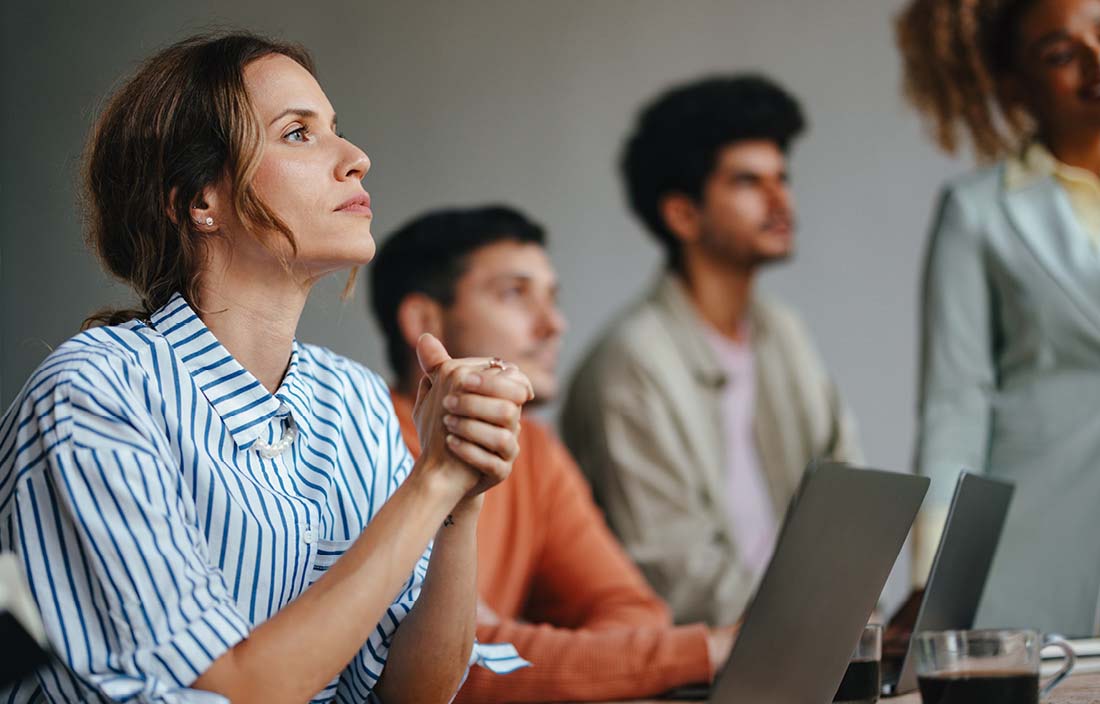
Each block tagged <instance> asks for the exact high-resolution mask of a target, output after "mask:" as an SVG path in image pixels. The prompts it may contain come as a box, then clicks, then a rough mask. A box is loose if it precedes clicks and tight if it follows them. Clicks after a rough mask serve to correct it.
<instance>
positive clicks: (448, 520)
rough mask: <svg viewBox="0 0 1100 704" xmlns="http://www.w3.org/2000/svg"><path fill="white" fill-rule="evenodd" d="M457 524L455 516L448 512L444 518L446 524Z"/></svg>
mask: <svg viewBox="0 0 1100 704" xmlns="http://www.w3.org/2000/svg"><path fill="white" fill-rule="evenodd" d="M454 524H455V517H454V516H452V515H451V514H449V513H448V514H447V517H446V518H444V519H443V525H444V526H453V525H454Z"/></svg>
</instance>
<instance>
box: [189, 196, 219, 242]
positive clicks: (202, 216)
mask: <svg viewBox="0 0 1100 704" xmlns="http://www.w3.org/2000/svg"><path fill="white" fill-rule="evenodd" d="M223 200H224V198H223V196H222V194H221V193H220V192H219V189H218V188H216V187H214V186H212V185H211V186H205V187H204V188H203V189H202V193H201V194H200V195H199V197H198V198H197V199H196V200H195V202H194V203H192V204H191V208H190V211H189V213H190V216H191V222H192V223H193V225H194V227H195V229H197V230H198V231H200V232H216V231H217V230H218V228H219V227H221V226H222V225H224V224H225V223H224V219H223V218H224V215H225V214H226V212H227V211H226V210H225V208H224V207H222V201H223ZM219 216H222V217H219Z"/></svg>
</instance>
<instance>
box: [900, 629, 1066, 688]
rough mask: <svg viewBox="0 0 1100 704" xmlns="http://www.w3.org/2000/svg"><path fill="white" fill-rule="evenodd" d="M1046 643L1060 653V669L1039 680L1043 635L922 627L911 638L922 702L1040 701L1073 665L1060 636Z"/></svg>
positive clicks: (1021, 630)
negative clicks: (926, 628)
mask: <svg viewBox="0 0 1100 704" xmlns="http://www.w3.org/2000/svg"><path fill="white" fill-rule="evenodd" d="M1046 642H1047V643H1048V644H1049V645H1051V646H1057V647H1058V648H1059V649H1060V650H1061V651H1062V652H1063V653H1064V654H1065V660H1064V662H1063V663H1062V668H1061V669H1060V670H1059V671H1058V672H1057V674H1055V675H1054V677H1052V678H1051V679H1050V681H1048V682H1046V683H1044V684H1043V685H1042V686H1040V684H1039V663H1040V650H1041V649H1042V647H1043V643H1044V639H1043V638H1042V637H1041V636H1040V635H1039V634H1038V633H1036V632H1035V631H1031V630H1026V629H1015V630H1008V629H1005V630H985V631H981V630H978V631H923V632H921V633H918V634H917V635H916V636H914V638H913V647H914V648H915V649H916V654H917V681H918V683H919V685H920V696H921V702H922V703H923V704H986V702H988V703H989V704H994V702H995V703H996V704H1039V699H1040V697H1042V696H1045V695H1046V694H1047V693H1048V692H1050V690H1052V689H1054V688H1055V687H1057V686H1058V683H1059V682H1061V681H1062V680H1063V679H1064V678H1065V677H1066V675H1068V674H1069V673H1070V671H1071V670H1072V669H1073V665H1074V663H1075V662H1076V660H1077V658H1076V656H1075V654H1074V652H1073V648H1071V647H1069V644H1068V643H1066V642H1065V641H1064V640H1061V639H1057V638H1052V639H1047V640H1046Z"/></svg>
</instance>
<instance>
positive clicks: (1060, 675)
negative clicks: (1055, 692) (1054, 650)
mask: <svg viewBox="0 0 1100 704" xmlns="http://www.w3.org/2000/svg"><path fill="white" fill-rule="evenodd" d="M1043 645H1053V646H1056V647H1058V648H1061V649H1062V652H1063V653H1065V654H1066V658H1065V660H1064V661H1063V662H1062V669H1061V670H1058V672H1056V673H1055V674H1054V676H1053V677H1051V678H1050V681H1049V682H1047V683H1046V684H1044V685H1043V687H1042V689H1040V690H1039V696H1040V697H1045V696H1046V695H1048V694H1050V691H1051V690H1052V689H1054V688H1055V687H1057V686H1058V685H1060V684H1061V683H1062V680H1064V679H1065V678H1066V677H1068V676H1069V673H1070V672H1072V671H1073V666H1074V665H1076V664H1077V653H1075V652H1073V648H1072V647H1071V646H1070V644H1069V643H1067V642H1066V641H1065V640H1064V639H1063V638H1061V637H1060V636H1047V637H1046V638H1044V639H1043Z"/></svg>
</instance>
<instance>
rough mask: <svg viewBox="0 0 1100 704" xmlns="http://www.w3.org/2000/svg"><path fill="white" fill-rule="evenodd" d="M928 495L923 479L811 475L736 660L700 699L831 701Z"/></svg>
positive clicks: (750, 703)
mask: <svg viewBox="0 0 1100 704" xmlns="http://www.w3.org/2000/svg"><path fill="white" fill-rule="evenodd" d="M927 490H928V479H927V478H926V477H916V476H912V475H908V474H897V473H893V472H881V471H878V470H872V469H858V468H855V467H849V466H846V465H841V464H834V463H817V464H814V465H811V466H810V468H809V469H808V470H807V473H806V476H805V477H804V478H803V481H802V486H801V487H800V489H799V491H798V494H797V495H796V496H795V498H794V500H793V501H792V503H791V507H790V509H789V510H788V511H787V517H786V519H785V520H784V523H783V528H782V530H781V531H780V534H779V539H778V541H777V542H776V547H775V552H774V554H773V555H772V559H771V562H770V563H769V564H768V568H767V570H766V571H765V573H764V577H763V579H762V580H761V582H760V586H759V587H758V588H757V590H756V596H755V597H754V598H753V601H752V603H751V604H750V606H749V608H748V610H747V611H746V612H745V619H744V624H743V625H742V627H741V632H740V634H739V635H738V637H737V641H736V643H735V644H734V647H733V651H732V652H731V653H730V656H729V659H728V660H727V661H726V664H725V666H724V667H723V668H722V670H721V672H720V673H719V674H718V676H717V677H716V678H715V680H714V683H713V685H712V686H711V687H710V691H709V698H708V697H707V696H706V695H704V696H703V697H699V698H707V701H709V702H712V703H713V704H760V702H768V703H769V704H821V702H828V701H832V698H833V694H835V693H836V689H837V687H838V686H839V685H840V680H841V678H842V677H843V676H844V671H845V670H846V669H847V667H848V660H849V658H850V656H851V654H852V649H853V647H854V645H855V643H856V642H857V641H858V640H859V636H860V633H861V632H862V631H863V627H864V626H865V625H866V624H867V619H868V617H869V616H870V615H871V611H872V610H873V609H874V608H875V603H876V601H877V600H878V597H879V594H880V593H881V591H882V587H883V585H884V584H885V583H886V578H887V577H888V576H889V574H890V569H891V568H892V567H893V565H894V561H895V560H896V559H897V556H898V553H899V552H900V551H901V546H902V543H904V542H905V536H906V535H907V534H908V533H909V529H910V527H911V526H912V523H913V519H914V518H915V517H916V515H917V509H919V508H920V504H921V501H922V500H923V499H924V494H925V492H926V491H927ZM672 696H673V697H677V698H680V697H683V696H684V693H680V692H677V693H674V694H673V695H672Z"/></svg>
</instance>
